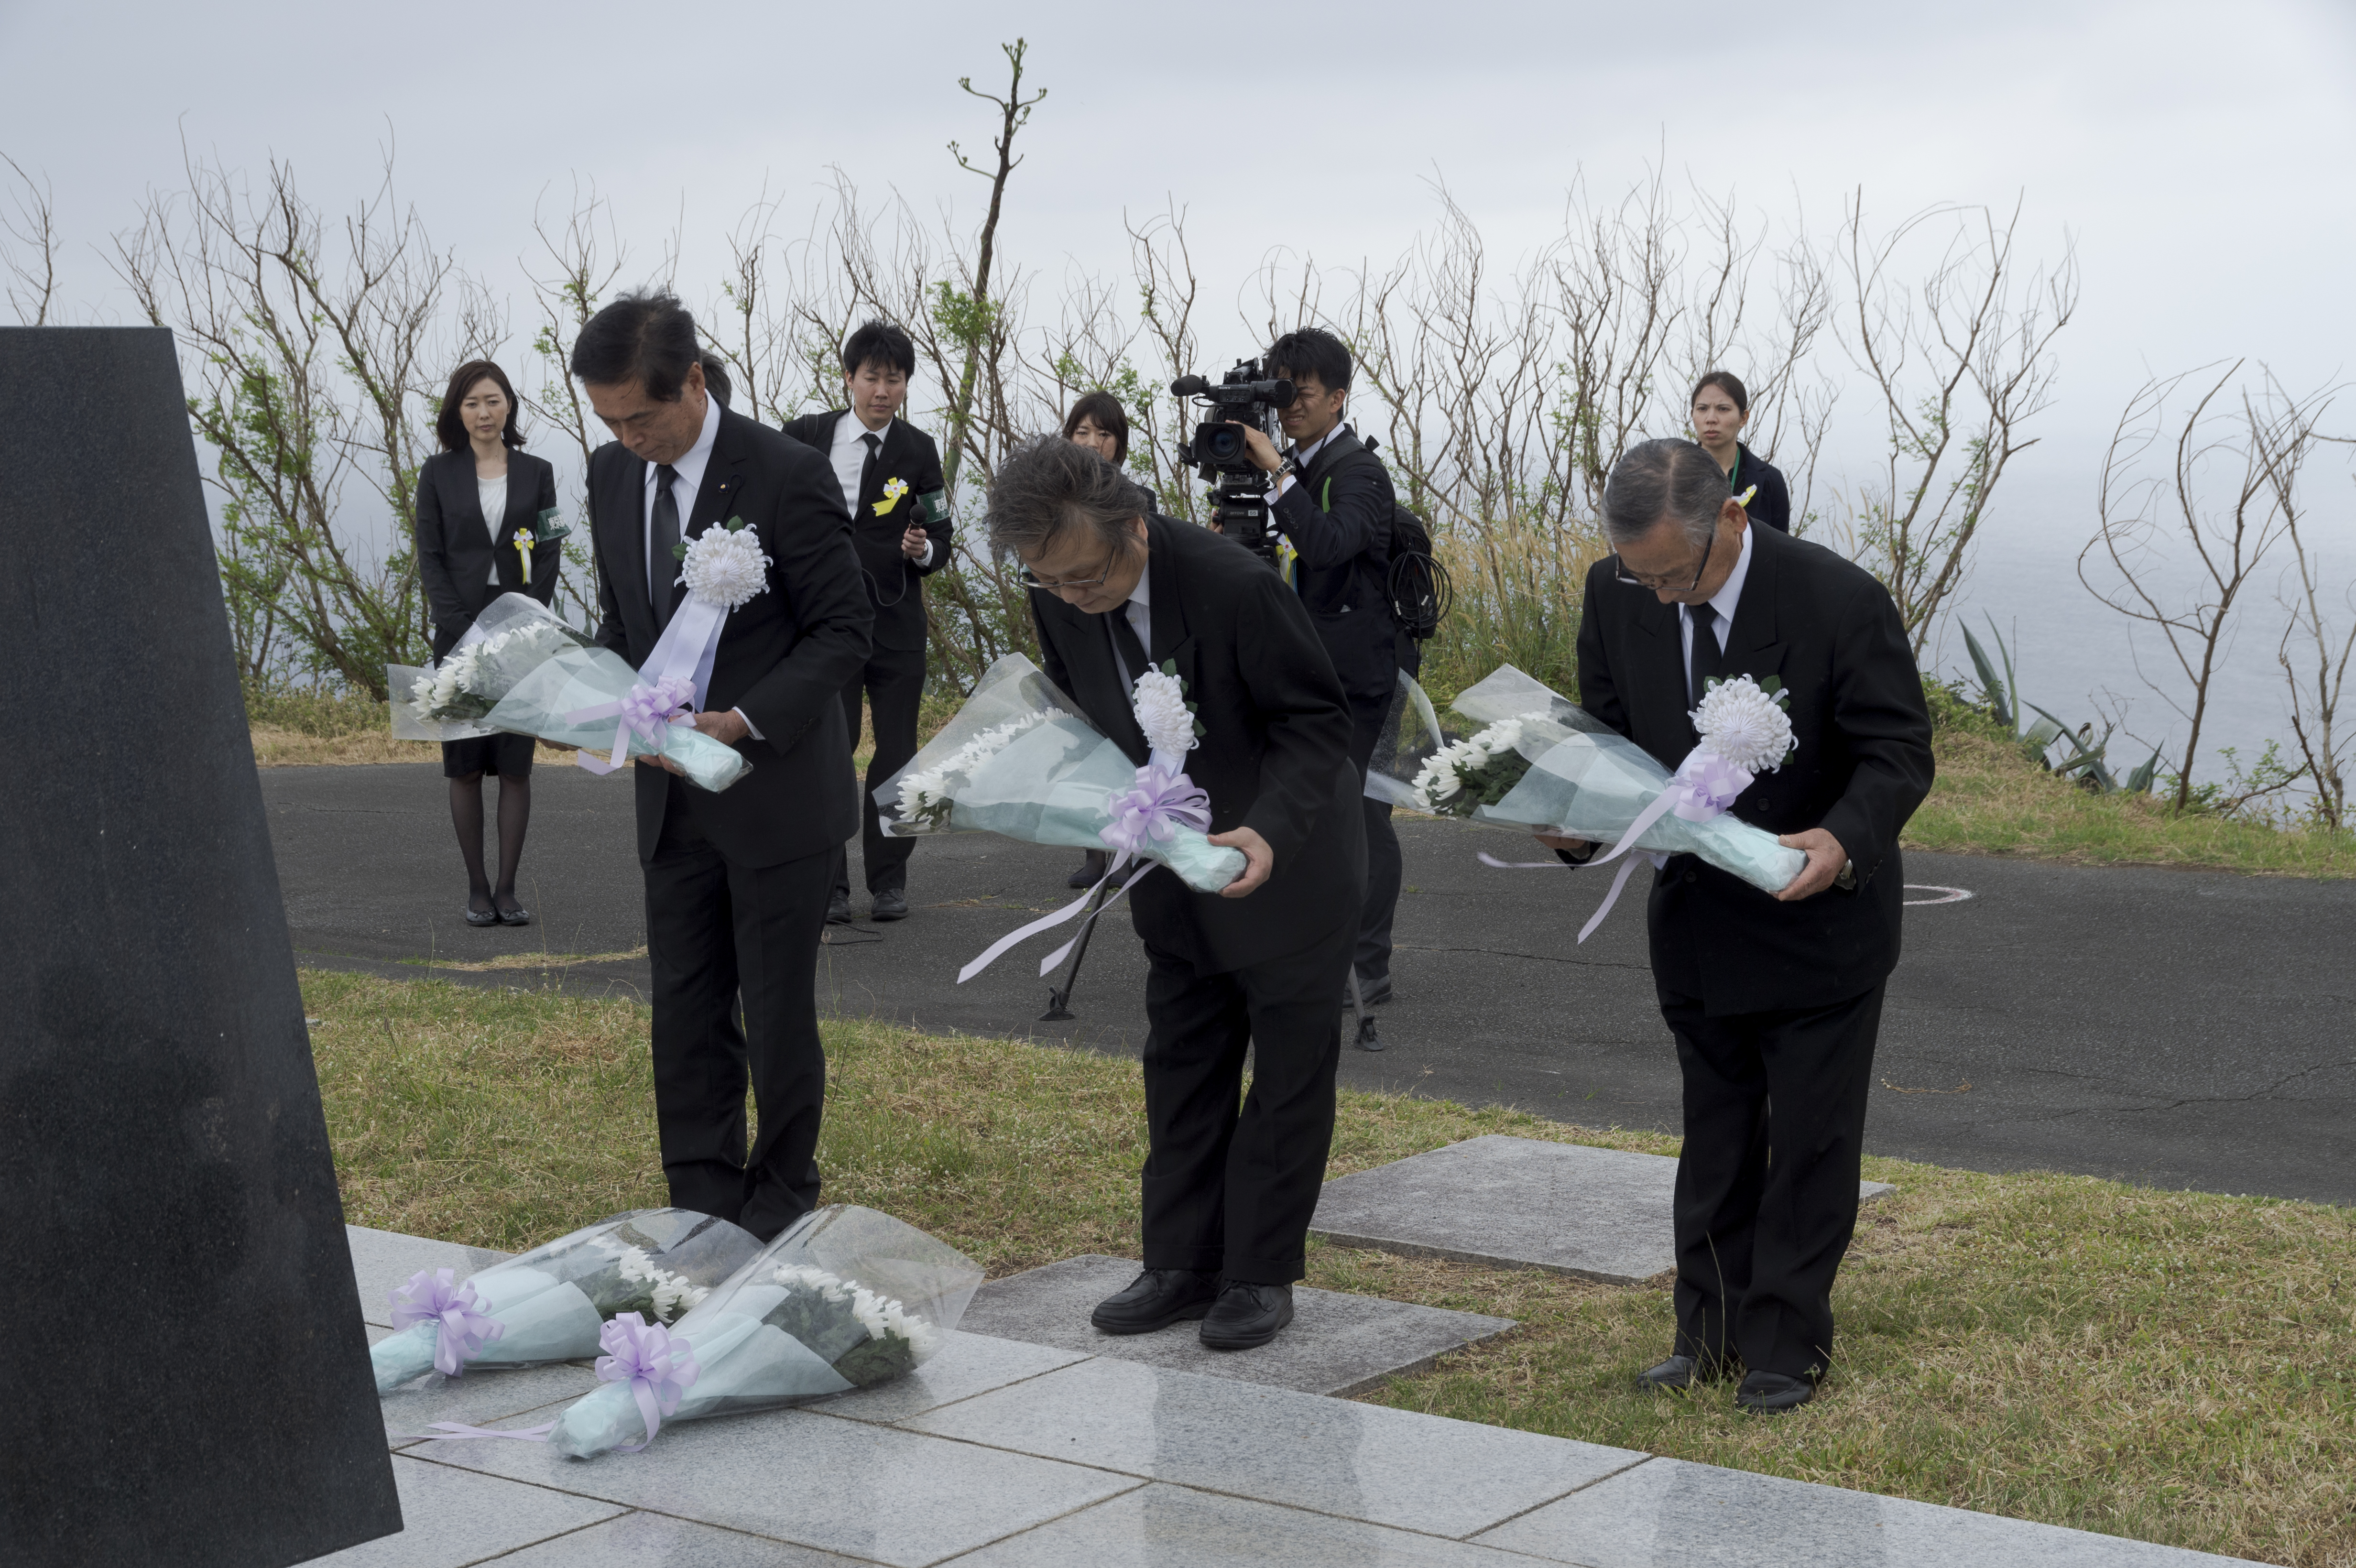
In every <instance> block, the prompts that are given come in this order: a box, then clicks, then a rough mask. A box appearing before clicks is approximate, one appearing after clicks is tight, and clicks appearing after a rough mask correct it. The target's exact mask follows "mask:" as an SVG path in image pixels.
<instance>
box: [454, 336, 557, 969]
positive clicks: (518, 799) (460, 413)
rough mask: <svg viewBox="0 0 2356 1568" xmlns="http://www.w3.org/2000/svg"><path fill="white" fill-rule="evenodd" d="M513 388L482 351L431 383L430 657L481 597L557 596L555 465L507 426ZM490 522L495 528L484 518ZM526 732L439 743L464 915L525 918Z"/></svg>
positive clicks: (491, 921)
mask: <svg viewBox="0 0 2356 1568" xmlns="http://www.w3.org/2000/svg"><path fill="white" fill-rule="evenodd" d="M434 433H435V434H436V435H438V436H440V437H441V438H442V450H441V451H440V452H438V453H434V455H433V456H432V457H429V458H427V459H426V460H425V466H424V468H423V470H421V471H420V472H419V474H418V476H417V574H418V576H419V577H420V578H421V579H423V581H424V584H425V598H426V603H428V604H429V605H430V606H431V607H432V609H433V612H434V657H435V658H436V659H440V658H443V657H444V656H447V655H448V653H449V652H450V650H451V649H452V648H453V647H455V646H456V645H457V642H458V639H459V638H460V637H462V636H464V635H466V629H467V628H468V627H469V626H472V625H473V624H475V617H476V616H477V615H478V614H480V613H482V610H483V606H484V605H486V604H488V603H490V602H491V601H492V600H494V599H496V598H498V596H499V595H500V594H502V593H529V594H530V595H531V596H532V597H533V598H535V599H537V600H539V601H540V602H541V603H543V604H546V603H551V602H552V601H553V600H554V598H555V596H556V574H557V572H558V571H560V570H561V569H562V566H563V564H564V547H563V546H562V544H560V543H559V542H558V541H557V540H555V539H543V538H541V537H540V536H541V535H544V534H546V533H548V532H549V531H550V530H549V529H547V528H543V527H541V526H540V525H541V517H543V516H544V515H545V514H547V513H549V512H552V511H553V510H554V509H555V507H556V470H555V469H554V468H552V466H550V465H549V464H547V463H545V462H543V461H542V460H541V459H540V458H537V457H532V456H529V455H527V454H526V453H524V452H523V450H522V447H523V437H522V436H521V435H519V434H518V433H517V432H516V398H515V389H514V388H513V387H512V386H510V385H509V382H508V378H507V372H506V371H504V370H501V369H500V368H498V366H497V365H494V364H492V363H491V362H490V361H489V360H487V359H470V360H468V361H467V362H466V364H464V365H461V366H459V367H458V368H457V371H456V372H455V374H454V375H452V376H451V378H450V388H449V390H447V391H445V392H444V393H443V394H442V414H441V417H440V419H438V420H437V421H435V422H434ZM494 525H496V527H495V526H494ZM531 750H532V740H531V737H530V736H529V735H488V736H484V737H481V738H479V739H477V740H472V741H444V742H443V743H442V776H443V777H444V778H446V779H448V780H449V781H450V820H451V822H452V823H453V824H454V825H455V827H457V830H458V852H459V854H461V855H462V856H464V857H465V858H466V882H467V894H466V923H467V924H468V925H529V924H530V923H531V914H530V912H529V911H528V910H526V909H525V908H524V907H523V905H521V904H520V903H519V902H517V901H516V895H515V881H516V867H517V866H518V864H519V863H520V862H521V860H522V859H523V836H524V829H525V827H527V826H528V825H529V824H530V820H531ZM485 773H497V774H498V779H499V878H498V885H497V886H496V887H494V886H493V885H492V882H491V880H490V879H489V878H488V877H487V876H486V875H485V874H484V871H483V775H484V774H485Z"/></svg>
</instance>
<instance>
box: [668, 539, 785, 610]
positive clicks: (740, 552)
mask: <svg viewBox="0 0 2356 1568" xmlns="http://www.w3.org/2000/svg"><path fill="white" fill-rule="evenodd" d="M679 581H681V582H684V583H686V584H687V591H688V592H690V593H692V594H694V595H695V596H696V597H697V598H699V599H702V600H705V601H707V602H709V603H713V604H719V605H723V606H725V607H726V608H728V609H730V610H734V609H738V608H741V607H742V606H743V605H744V603H747V602H748V601H750V600H751V599H753V598H754V597H755V595H757V594H760V593H762V592H766V590H767V588H768V586H769V558H768V557H767V556H766V555H764V554H763V553H762V552H761V540H760V539H759V537H758V536H757V535H755V533H754V532H753V530H752V529H751V528H734V529H731V528H706V529H704V530H703V531H702V532H701V533H700V534H698V535H696V536H695V538H694V539H691V540H690V541H689V543H688V547H687V555H686V558H685V560H682V561H681V562H680V574H679Z"/></svg>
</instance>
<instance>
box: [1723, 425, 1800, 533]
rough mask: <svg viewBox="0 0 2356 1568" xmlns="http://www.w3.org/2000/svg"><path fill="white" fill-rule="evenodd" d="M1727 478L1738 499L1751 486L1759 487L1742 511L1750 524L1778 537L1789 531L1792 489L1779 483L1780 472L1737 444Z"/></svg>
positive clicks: (1781, 482)
mask: <svg viewBox="0 0 2356 1568" xmlns="http://www.w3.org/2000/svg"><path fill="white" fill-rule="evenodd" d="M1731 478H1732V481H1733V485H1734V493H1735V494H1736V495H1738V496H1740V495H1741V494H1742V493H1743V492H1744V491H1745V490H1748V489H1750V488H1751V486H1752V485H1758V486H1759V493H1758V494H1757V495H1755V496H1751V499H1750V501H1749V503H1748V504H1747V505H1745V506H1744V507H1743V508H1742V509H1743V510H1744V511H1745V512H1748V513H1749V514H1750V515H1751V521H1752V522H1754V523H1764V524H1766V525H1767V526H1768V527H1769V528H1773V529H1774V530H1775V531H1776V532H1778V533H1785V534H1788V533H1790V532H1791V531H1792V487H1791V486H1790V485H1786V484H1784V483H1783V470H1782V469H1780V468H1778V467H1776V466H1775V465H1774V464H1772V463H1770V462H1768V461H1767V460H1766V459H1765V458H1763V457H1762V456H1760V455H1759V454H1758V453H1755V452H1753V451H1751V449H1750V448H1749V447H1747V446H1745V445H1743V444H1742V443H1740V442H1739V441H1738V442H1736V443H1734V473H1733V475H1731Z"/></svg>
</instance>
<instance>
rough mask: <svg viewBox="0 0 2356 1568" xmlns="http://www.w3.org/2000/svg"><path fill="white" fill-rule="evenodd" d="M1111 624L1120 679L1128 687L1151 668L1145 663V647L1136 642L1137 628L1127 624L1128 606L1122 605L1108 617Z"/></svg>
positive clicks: (1134, 683) (1133, 684)
mask: <svg viewBox="0 0 2356 1568" xmlns="http://www.w3.org/2000/svg"><path fill="white" fill-rule="evenodd" d="M1108 619H1109V620H1110V621H1111V622H1112V647H1113V652H1114V653H1115V654H1117V655H1119V657H1120V665H1121V671H1120V673H1121V678H1122V679H1123V680H1125V681H1127V682H1128V683H1129V684H1130V685H1131V686H1135V685H1136V684H1137V677H1139V676H1141V675H1143V674H1144V673H1145V672H1146V671H1147V670H1149V669H1151V668H1152V666H1151V665H1150V664H1148V663H1147V662H1146V656H1145V645H1144V644H1142V643H1141V642H1139V641H1138V640H1137V628H1136V627H1134V626H1132V625H1130V624H1129V606H1128V605H1126V604H1123V605H1122V606H1121V607H1120V608H1119V609H1118V610H1115V611H1114V612H1113V613H1112V614H1111V615H1110V616H1109V617H1108Z"/></svg>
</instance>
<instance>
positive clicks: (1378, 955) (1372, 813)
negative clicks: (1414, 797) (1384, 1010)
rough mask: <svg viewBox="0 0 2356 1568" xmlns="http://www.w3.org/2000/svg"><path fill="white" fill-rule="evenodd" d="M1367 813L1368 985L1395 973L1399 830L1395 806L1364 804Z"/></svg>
mask: <svg viewBox="0 0 2356 1568" xmlns="http://www.w3.org/2000/svg"><path fill="white" fill-rule="evenodd" d="M1360 804H1361V805H1364V806H1365V813H1366V903H1365V908H1364V909H1363V910H1361V911H1360V912H1359V914H1358V942H1357V956H1356V959H1355V963H1356V965H1357V969H1358V976H1359V978H1360V979H1361V980H1363V981H1365V983H1366V984H1368V985H1372V984H1373V983H1374V982H1375V981H1376V980H1380V979H1382V978H1384V977H1385V976H1387V975H1389V974H1390V972H1391V921H1392V920H1393V918H1394V917H1396V916H1397V915H1398V896H1399V881H1400V878H1401V876H1402V875H1403V873H1402V871H1401V869H1400V865H1399V841H1398V828H1396V827H1393V826H1391V803H1390V802H1388V801H1387V800H1365V801H1362V802H1360Z"/></svg>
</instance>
